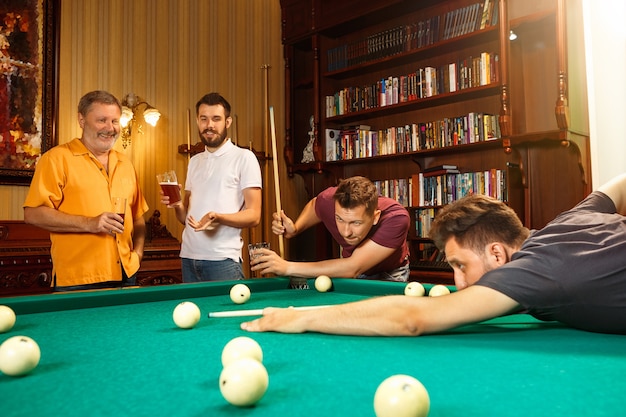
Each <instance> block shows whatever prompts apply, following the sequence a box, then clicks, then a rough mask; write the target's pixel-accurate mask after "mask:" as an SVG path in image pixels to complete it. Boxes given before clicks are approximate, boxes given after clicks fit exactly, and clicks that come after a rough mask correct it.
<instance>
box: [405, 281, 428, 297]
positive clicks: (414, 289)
mask: <svg viewBox="0 0 626 417" xmlns="http://www.w3.org/2000/svg"><path fill="white" fill-rule="evenodd" d="M424 294H426V289H425V288H424V286H423V285H422V284H420V283H419V282H417V281H413V282H409V283H408V284H406V287H404V295H408V296H411V297H421V296H423V295H424Z"/></svg>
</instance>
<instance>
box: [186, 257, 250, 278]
mask: <svg viewBox="0 0 626 417" xmlns="http://www.w3.org/2000/svg"><path fill="white" fill-rule="evenodd" d="M182 264H183V266H182V268H183V282H202V281H227V280H231V279H244V276H243V268H242V266H241V262H235V261H233V260H232V259H224V260H221V261H204V260H199V259H189V258H182Z"/></svg>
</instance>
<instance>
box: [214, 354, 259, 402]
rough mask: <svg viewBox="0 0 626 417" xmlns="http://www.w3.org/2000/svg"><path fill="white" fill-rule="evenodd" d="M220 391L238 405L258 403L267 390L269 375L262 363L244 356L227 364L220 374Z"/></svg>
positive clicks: (227, 399)
mask: <svg viewBox="0 0 626 417" xmlns="http://www.w3.org/2000/svg"><path fill="white" fill-rule="evenodd" d="M219 383H220V392H221V393H222V396H223V397H224V399H226V401H228V402H229V403H231V404H232V405H236V406H238V407H249V406H251V405H254V404H256V403H257V402H258V401H259V400H260V399H261V398H262V397H263V395H264V394H265V391H267V387H268V385H269V375H268V374H267V370H266V369H265V366H263V364H262V363H260V362H258V361H255V360H254V359H250V358H243V359H240V360H238V361H235V362H233V363H231V364H229V365H228V366H226V367H225V368H224V369H223V370H222V373H221V374H220V382H219Z"/></svg>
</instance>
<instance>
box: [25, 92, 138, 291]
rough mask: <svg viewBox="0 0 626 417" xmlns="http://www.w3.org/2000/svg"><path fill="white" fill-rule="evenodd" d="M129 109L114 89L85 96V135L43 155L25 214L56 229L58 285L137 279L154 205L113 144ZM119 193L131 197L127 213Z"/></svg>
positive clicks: (96, 284)
mask: <svg viewBox="0 0 626 417" xmlns="http://www.w3.org/2000/svg"><path fill="white" fill-rule="evenodd" d="M121 114H122V106H121V105H120V102H119V101H118V100H117V98H115V97H114V96H113V95H112V94H110V93H108V92H106V91H92V92H90V93H87V94H85V95H84V96H83V97H82V98H81V99H80V102H79V103H78V124H79V126H80V127H81V129H82V130H83V133H82V136H81V138H80V139H74V140H72V141H70V142H67V143H65V144H62V145H58V146H55V147H54V148H52V149H50V150H49V151H48V152H46V153H44V154H43V155H42V156H41V158H40V159H39V161H38V162H37V166H36V168H35V174H34V176H33V180H32V182H31V184H30V189H29V190H28V195H27V196H26V201H25V202H24V221H25V222H26V223H30V224H34V225H35V226H39V227H41V228H43V229H46V230H48V231H50V240H51V242H52V247H51V255H52V263H53V278H54V279H53V284H54V286H55V290H56V291H67V290H76V289H93V288H109V287H120V286H125V285H133V284H134V283H135V273H136V272H137V270H139V264H140V262H141V258H142V257H143V247H144V238H145V232H146V225H145V221H144V219H143V214H144V213H145V212H146V211H148V205H147V204H146V200H145V199H144V197H143V194H142V193H141V190H140V188H139V181H138V180H137V174H136V172H135V169H134V167H133V165H132V163H131V161H130V159H129V158H128V157H127V156H126V155H124V154H123V153H121V152H118V151H116V150H114V149H113V145H114V144H115V141H116V140H117V138H118V137H119V134H120V116H121ZM112 197H123V198H125V199H126V211H125V215H124V216H120V215H119V214H116V213H115V212H114V211H113V207H112V204H111V200H112ZM124 220H126V221H124Z"/></svg>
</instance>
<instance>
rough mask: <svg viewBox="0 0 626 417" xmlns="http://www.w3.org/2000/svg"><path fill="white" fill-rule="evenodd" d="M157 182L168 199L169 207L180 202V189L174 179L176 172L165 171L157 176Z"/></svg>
mask: <svg viewBox="0 0 626 417" xmlns="http://www.w3.org/2000/svg"><path fill="white" fill-rule="evenodd" d="M157 181H158V182H159V185H160V186H161V190H162V191H163V194H165V195H166V196H168V197H169V198H170V204H169V205H170V206H171V205H172V204H175V203H178V202H179V201H180V187H179V186H178V180H177V179H176V172H174V171H167V172H164V173H162V174H157Z"/></svg>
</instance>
